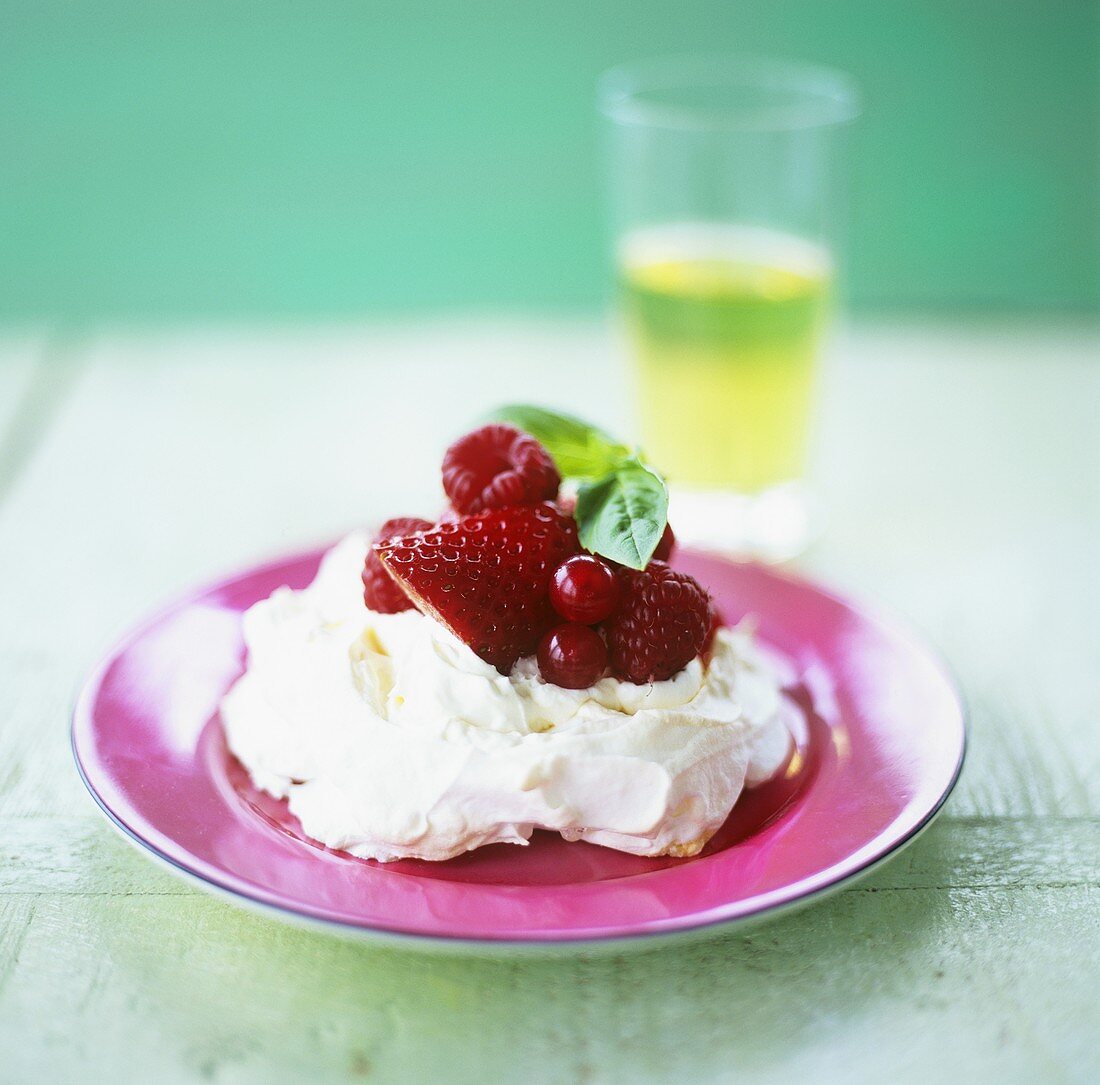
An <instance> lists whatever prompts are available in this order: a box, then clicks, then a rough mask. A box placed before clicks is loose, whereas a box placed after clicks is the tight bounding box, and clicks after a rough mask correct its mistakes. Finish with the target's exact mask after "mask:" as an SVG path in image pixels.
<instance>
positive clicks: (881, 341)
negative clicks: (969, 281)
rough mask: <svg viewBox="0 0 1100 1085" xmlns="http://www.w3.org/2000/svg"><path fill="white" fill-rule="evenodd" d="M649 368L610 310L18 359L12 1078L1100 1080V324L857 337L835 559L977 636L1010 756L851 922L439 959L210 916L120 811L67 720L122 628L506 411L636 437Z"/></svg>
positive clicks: (945, 626) (7, 560)
mask: <svg viewBox="0 0 1100 1085" xmlns="http://www.w3.org/2000/svg"><path fill="white" fill-rule="evenodd" d="M613 357H614V351H613V347H612V342H611V338H610V333H609V332H608V330H607V329H605V328H602V327H599V326H595V325H590V324H582V323H574V322H528V321H520V320H516V321H512V322H500V321H482V322H455V321H449V322H447V321H444V322H436V323H428V324H425V325H420V326H416V327H413V326H400V325H394V326H392V327H388V328H387V327H382V328H374V329H362V328H326V329H313V330H309V329H304V330H303V329H297V330H293V331H290V330H285V329H274V330H268V331H265V330H263V329H260V330H255V329H253V330H240V331H219V330H216V329H213V330H208V331H202V330H198V331H189V332H186V333H182V332H181V333H173V334H168V333H165V332H147V333H123V332H119V333H111V334H102V335H95V336H88V337H85V338H82V339H77V338H74V337H65V338H61V337H58V336H49V335H45V334H41V335H30V336H19V337H13V336H8V337H7V338H0V448H2V449H5V450H7V458H6V460H5V461H3V462H0V478H6V482H5V484H4V485H3V486H0V614H2V616H3V621H0V856H2V857H3V858H2V861H0V924H2V925H0V1056H2V1058H0V1080H11V1081H25V1080H43V1081H53V1080H58V1081H61V1080H81V1081H99V1080H110V1081H112V1082H129V1081H134V1082H139V1081H147V1080H150V1079H155V1080H157V1081H158V1082H161V1081H164V1082H175V1081H179V1082H185V1081H194V1080H211V1081H227V1082H264V1083H267V1082H283V1081H287V1082H290V1081H299V1080H302V1079H304V1078H309V1079H311V1080H367V1081H386V1082H390V1081H393V1082H423V1081H430V1080H448V1081H454V1082H464V1081H476V1082H485V1081H492V1082H496V1081H501V1082H509V1081H523V1082H563V1083H566V1082H568V1083H572V1082H593V1083H603V1082H618V1081H623V1082H631V1083H634V1082H645V1081H693V1082H726V1081H734V1080H736V1081H789V1080H792V1079H797V1078H798V1077H800V1076H805V1075H813V1076H814V1078H815V1079H817V1080H821V1081H840V1080H844V1081H849V1080H874V1079H880V1078H881V1077H882V1076H884V1075H891V1076H893V1077H896V1078H900V1079H901V1080H937V1079H942V1078H943V1077H945V1076H946V1075H947V1074H948V1073H950V1074H951V1075H952V1076H955V1077H969V1078H970V1079H972V1080H975V1081H989V1080H997V1081H1035V1080H1043V1081H1048V1080H1049V1081H1059V1080H1067V1081H1072V1080H1077V1081H1089V1080H1094V1079H1095V1078H1096V1077H1097V1075H1098V1074H1100V1060H1098V1057H1097V1047H1096V1044H1095V1039H1094V1038H1095V1036H1096V1035H1097V1033H1098V1028H1097V1026H1098V1024H1100V1022H1098V1021H1097V1018H1096V1009H1095V1006H1096V1000H1095V995H1094V991H1095V983H1096V972H1097V969H1096V962H1097V957H1098V955H1100V922H1098V916H1100V912H1098V909H1097V903H1098V900H1097V896H1098V885H1100V869H1098V868H1100V863H1098V857H1100V728H1097V726H1096V720H1097V718H1098V717H1100V683H1098V682H1097V681H1096V678H1095V674H1096V666H1095V660H1096V659H1097V658H1100V623H1098V622H1097V619H1096V615H1097V614H1098V613H1100V562H1098V561H1097V558H1096V555H1097V553H1100V430H1098V427H1097V425H1096V422H1097V418H1098V417H1100V334H1098V332H1097V330H1096V329H1095V328H1094V327H1088V326H1085V325H1081V326H1069V325H1055V324H1051V325H1047V326H1037V325H1019V326H1014V327H999V328H992V327H981V326H974V325H970V326H954V327H943V326H916V325H914V326H909V327H902V326H898V325H892V326H881V327H873V326H865V327H862V328H860V329H857V330H856V331H855V332H853V333H852V334H851V335H850V337H849V338H848V340H847V342H846V343H845V344H844V345H843V349H842V350H841V351H840V352H839V358H838V361H837V363H836V365H835V366H834V368H833V370H832V373H831V375H830V382H829V385H828V388H827V395H826V399H825V407H824V411H823V418H822V424H821V432H820V442H819V444H820V448H819V455H818V467H819V470H818V475H819V487H820V491H821V493H822V494H823V496H824V498H825V501H826V503H827V506H828V510H829V527H828V530H827V532H826V534H825V535H824V537H823V538H822V540H821V542H820V543H819V544H818V545H817V546H816V547H815V548H814V550H813V551H812V552H811V553H810V554H809V555H807V557H806V559H805V560H804V562H803V564H804V566H805V567H806V568H807V569H808V570H809V571H810V572H812V573H814V574H816V575H819V576H822V577H824V578H828V579H830V580H831V581H833V582H835V583H836V584H838V585H839V586H840V587H842V588H844V589H847V590H850V591H852V592H853V593H855V594H856V595H857V596H861V597H865V598H869V599H873V600H876V601H877V602H879V603H881V604H882V605H884V606H886V607H888V608H891V609H893V610H895V611H897V612H898V613H900V614H901V615H902V616H903V617H904V618H906V619H907V620H908V621H909V622H911V623H912V624H913V625H915V626H916V627H917V628H918V629H919V630H921V631H922V633H923V634H924V635H925V636H926V637H927V638H928V639H929V640H930V641H931V642H932V643H933V644H935V645H936V646H937V647H938V648H939V650H940V651H941V652H942V654H943V655H944V656H945V658H946V659H947V660H948V661H949V663H950V665H951V666H952V668H953V669H954V671H955V672H956V674H957V675H958V677H959V680H960V683H961V685H962V687H963V689H964V692H965V694H966V697H967V700H968V703H969V708H970V714H971V724H972V735H971V749H970V755H969V760H968V764H967V767H966V769H965V771H964V774H963V778H962V780H961V782H960V784H959V787H958V789H957V792H956V794H955V796H954V797H953V798H952V800H951V801H950V802H949V804H948V807H947V809H946V811H945V814H944V817H943V819H942V820H941V822H940V823H939V824H938V825H937V826H935V827H934V828H933V829H932V830H930V831H929V832H928V833H927V834H926V835H925V836H924V837H922V838H921V839H920V840H919V841H918V842H917V843H915V844H914V845H913V846H912V847H911V848H910V849H908V850H907V851H906V852H904V853H903V854H902V855H901V856H900V857H899V858H898V859H896V860H895V861H893V862H891V863H889V864H888V865H886V866H884V867H883V868H882V869H880V870H879V871H877V872H876V873H875V874H873V875H872V876H871V878H870V879H868V880H867V881H866V882H864V883H861V884H859V885H857V886H856V887H854V888H851V889H848V890H845V891H844V892H842V893H840V894H839V895H838V896H836V897H834V898H832V899H831V900H829V901H826V902H824V903H821V904H818V905H816V906H814V907H812V908H810V909H808V910H807V911H805V912H803V913H800V914H796V915H792V916H789V917H785V918H782V919H780V920H778V921H776V922H774V923H771V924H768V925H766V926H760V927H758V928H755V929H753V930H752V931H750V932H749V933H748V934H743V935H729V934H726V935H718V936H715V937H708V938H706V939H704V940H703V941H701V942H698V943H695V944H688V945H679V946H672V947H668V948H657V949H651V950H649V951H646V952H642V953H636V954H624V955H615V954H613V955H610V956H601V957H588V956H586V955H584V954H578V955H572V956H568V957H565V958H561V959H556V960H519V959H516V960H451V959H444V958H433V957H428V956H424V955H422V954H420V953H417V952H412V951H408V950H401V949H393V948H369V947H365V946H362V945H358V944H350V943H347V942H344V941H341V940H339V939H337V938H333V937H331V936H327V935H324V934H319V933H313V932H307V931H301V930H296V929H292V928H290V927H284V926H282V925H280V924H277V923H275V922H272V921H271V920H269V919H266V918H261V917H257V916H253V915H251V914H247V913H244V912H240V911H238V910H236V909H233V908H231V907H229V906H227V905H226V904H225V903H224V902H222V901H220V900H214V899H208V898H207V897H206V896H204V895H202V894H199V893H197V892H196V891H195V890H193V889H191V888H190V887H189V886H188V885H186V884H184V883H182V882H179V881H178V880H176V879H175V878H173V877H172V876H171V875H170V874H168V873H167V872H166V871H165V870H163V869H161V868H160V867H158V866H155V865H154V864H152V863H150V862H148V861H147V860H146V859H145V858H143V856H142V855H140V854H139V853H138V852H136V851H135V850H132V849H130V848H129V847H128V846H127V845H126V844H125V842H123V841H122V840H121V839H120V838H118V837H117V836H116V835H115V834H114V833H113V832H112V831H111V830H110V828H109V827H108V826H107V825H106V823H105V822H104V821H103V820H102V819H101V818H100V817H99V816H98V814H97V812H96V810H95V809H94V806H93V805H92V803H91V801H90V800H89V799H88V798H87V796H86V795H85V794H84V793H83V789H82V787H81V785H80V784H79V781H78V780H77V778H76V775H75V772H74V770H73V768H72V765H71V759H70V755H69V751H68V738H67V723H68V720H67V717H68V710H69V706H70V704H71V700H72V696H73V694H74V692H75V689H76V686H77V683H78V681H79V679H80V677H81V675H82V674H83V673H84V671H85V670H86V669H87V667H88V666H89V665H90V664H91V663H92V662H93V661H94V659H95V658H96V656H97V655H98V653H100V652H101V651H102V650H103V649H104V647H105V646H106V645H107V644H108V643H109V642H110V640H111V639H112V638H113V637H114V636H115V635H117V633H118V632H120V631H121V630H122V629H123V628H125V627H126V626H127V625H128V624H130V623H131V622H132V621H134V620H135V619H136V618H137V617H139V616H140V615H141V613H142V612H143V611H145V610H146V609H148V608H149V607H150V606H152V605H154V604H155V603H156V602H158V601H159V600H161V599H162V598H164V597H166V596H169V595H171V594H172V593H174V592H175V591H177V590H179V589H180V588H181V587H183V586H185V585H187V584H188V583H190V582H192V581H194V580H196V579H202V578H204V577H209V576H212V575H215V574H217V573H219V572H221V571H222V570H223V569H224V568H226V567H234V566H237V565H241V564H244V563H246V562H248V561H250V560H252V559H253V558H256V557H258V556H261V555H265V554H270V553H272V552H279V551H282V550H286V549H290V548H293V547H295V546H298V545H301V544H303V543H309V542H312V541H314V540H318V539H324V538H328V537H332V536H334V535H336V534H338V533H339V532H341V531H342V530H344V529H345V528H346V527H348V526H351V525H353V524H355V523H359V522H369V521H372V520H377V519H380V518H383V517H385V516H387V515H391V514H393V513H395V512H407V513H428V514H430V513H431V512H432V511H433V510H434V509H435V507H436V506H437V504H438V502H439V493H438V487H437V484H436V480H435V471H436V467H437V461H438V456H439V453H440V450H441V447H442V446H443V445H444V444H445V442H446V440H447V438H448V437H449V436H450V435H452V434H453V433H455V432H456V431H458V430H461V429H462V428H463V427H464V426H465V425H466V424H467V423H468V422H469V421H470V420H472V419H475V418H476V417H477V416H478V414H479V413H480V412H481V411H483V410H484V409H486V408H487V407H489V406H491V405H493V404H494V403H497V402H499V401H501V400H506V399H533V400H540V401H544V402H547V403H550V404H560V405H562V406H566V407H572V408H573V409H574V410H582V411H583V412H584V413H587V414H589V415H590V416H593V417H594V418H596V420H598V421H600V422H603V423H605V424H606V425H608V426H610V427H612V428H615V429H618V430H623V429H624V426H625V425H626V422H627V419H628V418H629V404H628V403H626V402H625V401H624V399H623V396H622V394H621V379H620V375H619V373H618V371H617V368H616V366H615V364H613V362H612V361H611V359H612V358H613ZM574 388H583V389H585V391H586V393H587V394H588V395H589V396H590V397H591V399H590V401H587V400H586V401H585V402H584V403H583V404H580V403H577V402H574V401H571V399H570V392H571V390H572V389H574ZM4 472H6V475H5V474H4Z"/></svg>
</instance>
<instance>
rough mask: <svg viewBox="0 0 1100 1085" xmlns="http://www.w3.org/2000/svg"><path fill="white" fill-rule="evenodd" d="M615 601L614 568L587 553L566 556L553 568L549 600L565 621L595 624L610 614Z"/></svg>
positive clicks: (616, 590)
mask: <svg viewBox="0 0 1100 1085" xmlns="http://www.w3.org/2000/svg"><path fill="white" fill-rule="evenodd" d="M618 601H619V581H618V580H617V579H616V577H615V572H614V570H613V569H612V568H611V566H610V565H608V564H607V562H605V561H600V559H599V558H597V557H593V556H592V555H591V554H577V555H575V556H574V557H571V558H567V559H566V560H565V561H563V562H562V563H561V564H560V565H559V566H558V567H557V568H556V569H555V570H554V577H553V579H552V580H551V581H550V602H551V603H552V604H553V605H554V609H555V610H556V611H557V612H558V613H559V614H560V615H561V616H562V617H563V618H565V620H566V621H569V622H580V623H581V625H595V624H596V623H597V622H602V621H603V620H604V619H605V618H609V617H611V613H612V611H614V609H615V605H616V604H617V603H618Z"/></svg>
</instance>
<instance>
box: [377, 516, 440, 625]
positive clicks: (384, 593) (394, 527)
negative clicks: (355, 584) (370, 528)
mask: <svg viewBox="0 0 1100 1085" xmlns="http://www.w3.org/2000/svg"><path fill="white" fill-rule="evenodd" d="M431 527H432V525H431V521H430V520H420V519H417V518H416V517H415V516H399V517H397V518H396V519H394V520H387V521H386V522H385V523H384V524H383V525H382V526H381V527H380V528H379V529H378V534H377V535H375V536H374V539H373V540H372V541H373V542H376V543H380V542H387V541H388V540H389V539H396V538H398V537H399V536H401V535H412V534H413V533H414V532H417V531H430V530H431ZM363 602H364V603H366V604H367V606H368V607H369V608H370V609H371V610H377V611H379V612H380V613H382V614H396V613H397V612H398V611H400V610H411V609H412V606H413V602H412V600H411V599H410V598H409V597H408V596H407V595H406V594H405V592H404V589H403V588H402V587H401V585H400V584H398V583H397V581H396V580H394V578H393V577H392V576H390V574H389V573H387V572H386V570H385V569H384V568H383V566H382V562H381V561H379V560H378V555H377V554H376V553H375V552H374V550H373V549H370V550H368V551H367V560H366V561H365V562H364V563H363Z"/></svg>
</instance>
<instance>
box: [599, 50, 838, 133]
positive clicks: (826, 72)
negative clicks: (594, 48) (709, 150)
mask: <svg viewBox="0 0 1100 1085" xmlns="http://www.w3.org/2000/svg"><path fill="white" fill-rule="evenodd" d="M686 90H702V91H705V90H715V91H723V90H724V91H738V90H741V91H765V92H767V91H772V92H775V93H776V94H777V95H778V94H785V95H787V96H788V97H789V98H790V99H791V100H790V101H787V102H776V103H773V104H770V105H763V104H760V103H755V104H743V105H736V104H725V105H722V104H716V105H710V106H696V105H682V104H676V103H673V102H661V101H647V100H646V98H645V96H646V95H647V94H654V93H658V92H661V91H666V92H672V91H686ZM597 101H598V106H599V110H600V112H601V113H602V114H603V115H604V116H605V117H606V118H607V119H608V120H611V121H613V122H615V123H617V124H623V125H633V126H637V127H648V128H663V129H670V130H683V131H730V132H737V131H742V132H751V131H756V132H767V131H789V130H795V129H800V128H826V127H830V126H833V125H841V124H847V123H849V122H850V121H853V120H855V118H856V117H857V116H859V113H860V98H859V89H858V87H857V85H856V83H855V80H853V79H852V77H851V76H849V75H848V74H847V73H846V72H843V71H841V70H839V69H837V68H829V67H826V66H822V65H817V64H806V63H802V62H801V61H794V60H779V59H773V58H770V57H764V56H754V55H749V54H729V55H710V56H698V55H696V56H670V57H658V58H654V59H651V60H642V61H637V62H632V63H627V64H620V65H617V66H616V67H614V68H610V69H609V70H607V71H605V72H604V73H603V74H602V75H601V76H600V77H599V80H598V82H597Z"/></svg>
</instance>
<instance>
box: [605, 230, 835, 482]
mask: <svg viewBox="0 0 1100 1085" xmlns="http://www.w3.org/2000/svg"><path fill="white" fill-rule="evenodd" d="M831 280H832V273H831V265H830V263H829V260H828V257H827V255H826V254H825V253H824V252H823V251H822V250H820V249H818V248H817V247H816V246H813V245H811V244H809V243H808V242H803V241H799V240H798V239H796V238H791V237H786V236H785V235H782V234H775V233H771V232H769V231H764V230H757V229H753V228H749V227H733V226H720V225H715V226H708V225H707V224H689V225H686V226H682V227H675V226H669V227H659V228H655V229H652V230H646V231H641V232H639V233H638V234H637V235H632V236H631V237H628V238H627V240H626V243H625V244H624V246H623V253H622V260H621V283H620V285H621V295H622V305H623V309H624V312H625V316H626V322H627V327H628V330H629V332H630V335H631V338H632V340H633V346H634V354H635V360H636V364H637V371H638V384H639V399H640V409H641V420H642V430H643V443H644V447H645V449H646V452H647V454H648V455H649V457H650V459H651V460H652V461H653V463H654V465H655V466H657V467H658V468H659V469H660V470H661V471H663V472H664V473H665V474H666V475H667V476H668V478H669V480H670V481H671V482H673V483H676V484H680V485H684V486H689V487H692V488H698V489H708V490H727V491H728V490H732V491H737V492H739V493H746V494H751V493H757V492H759V491H761V490H766V489H768V488H770V487H772V486H776V485H779V484H781V483H784V482H790V481H793V480H796V479H798V478H801V477H802V474H803V471H804V468H805V460H806V445H807V439H808V436H809V422H810V408H811V403H812V396H813V385H814V370H815V368H816V365H815V363H816V360H817V355H818V353H819V349H820V345H821V338H822V332H823V326H824V323H825V317H826V312H827V309H828V301H829V294H830V286H831Z"/></svg>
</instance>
